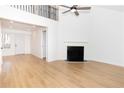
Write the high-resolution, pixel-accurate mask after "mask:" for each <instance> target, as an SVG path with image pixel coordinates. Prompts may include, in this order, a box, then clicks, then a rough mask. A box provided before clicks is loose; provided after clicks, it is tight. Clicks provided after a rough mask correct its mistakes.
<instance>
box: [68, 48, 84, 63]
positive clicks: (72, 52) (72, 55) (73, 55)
mask: <svg viewBox="0 0 124 93" xmlns="http://www.w3.org/2000/svg"><path fill="white" fill-rule="evenodd" d="M67 61H84V47H83V46H67Z"/></svg>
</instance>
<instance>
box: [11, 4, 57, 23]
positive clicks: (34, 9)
mask: <svg viewBox="0 0 124 93" xmlns="http://www.w3.org/2000/svg"><path fill="white" fill-rule="evenodd" d="M10 6H11V7H14V8H17V9H20V10H23V11H26V12H29V13H32V14H36V15H39V16H43V17H46V18H50V19H53V20H56V21H57V20H58V8H57V6H50V5H10Z"/></svg>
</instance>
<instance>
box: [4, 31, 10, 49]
mask: <svg viewBox="0 0 124 93" xmlns="http://www.w3.org/2000/svg"><path fill="white" fill-rule="evenodd" d="M2 48H3V49H8V48H11V44H10V36H9V34H8V33H2Z"/></svg>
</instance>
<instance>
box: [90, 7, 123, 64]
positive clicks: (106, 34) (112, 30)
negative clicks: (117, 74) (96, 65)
mask: <svg viewBox="0 0 124 93" xmlns="http://www.w3.org/2000/svg"><path fill="white" fill-rule="evenodd" d="M91 14H92V20H91V22H92V23H91V29H90V30H89V33H88V37H89V46H88V52H89V53H88V55H89V59H91V60H96V61H100V62H105V63H110V64H115V65H121V66H124V61H123V60H122V59H123V55H124V51H123V50H124V47H123V44H124V43H123V39H124V38H123V37H124V33H123V31H124V29H122V27H123V25H124V22H123V21H124V20H122V19H123V15H122V14H123V13H122V12H118V11H114V10H110V9H107V8H104V7H93V8H92V11H91Z"/></svg>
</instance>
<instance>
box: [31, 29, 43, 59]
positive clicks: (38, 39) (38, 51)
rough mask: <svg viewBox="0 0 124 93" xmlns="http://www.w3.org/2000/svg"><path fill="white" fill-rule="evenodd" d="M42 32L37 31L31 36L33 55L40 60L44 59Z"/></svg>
mask: <svg viewBox="0 0 124 93" xmlns="http://www.w3.org/2000/svg"><path fill="white" fill-rule="evenodd" d="M41 43H42V30H36V31H33V32H32V35H31V53H32V54H33V55H35V56H37V57H39V58H43V55H42V44H41Z"/></svg>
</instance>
